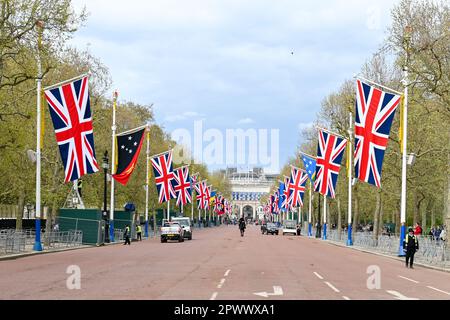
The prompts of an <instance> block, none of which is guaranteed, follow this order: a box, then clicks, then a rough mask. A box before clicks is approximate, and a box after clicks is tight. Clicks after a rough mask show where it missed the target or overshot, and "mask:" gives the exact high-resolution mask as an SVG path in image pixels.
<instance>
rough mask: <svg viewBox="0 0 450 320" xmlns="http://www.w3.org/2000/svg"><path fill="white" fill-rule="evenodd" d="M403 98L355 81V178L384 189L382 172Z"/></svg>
mask: <svg viewBox="0 0 450 320" xmlns="http://www.w3.org/2000/svg"><path fill="white" fill-rule="evenodd" d="M400 100H401V96H400V95H395V94H392V93H388V92H384V91H382V90H379V89H377V88H375V87H373V86H370V85H368V84H366V83H364V82H362V81H361V80H359V79H358V80H356V113H355V115H356V117H355V153H354V160H355V175H356V177H357V178H359V180H361V181H365V182H367V183H369V184H372V185H375V186H377V187H378V188H379V187H381V168H382V165H383V158H384V153H385V150H386V147H387V143H388V140H389V133H390V131H391V126H392V120H393V119H394V115H395V110H396V109H397V106H398V105H399V103H400Z"/></svg>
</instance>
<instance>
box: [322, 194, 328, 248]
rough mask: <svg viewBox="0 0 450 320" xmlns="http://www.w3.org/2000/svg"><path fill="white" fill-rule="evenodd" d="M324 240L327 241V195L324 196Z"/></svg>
mask: <svg viewBox="0 0 450 320" xmlns="http://www.w3.org/2000/svg"><path fill="white" fill-rule="evenodd" d="M322 240H327V195H326V194H325V195H324V196H323V237H322Z"/></svg>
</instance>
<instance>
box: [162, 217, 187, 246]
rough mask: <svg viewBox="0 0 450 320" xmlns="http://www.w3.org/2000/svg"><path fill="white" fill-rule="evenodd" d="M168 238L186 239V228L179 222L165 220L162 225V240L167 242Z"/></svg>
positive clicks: (179, 240)
mask: <svg viewBox="0 0 450 320" xmlns="http://www.w3.org/2000/svg"><path fill="white" fill-rule="evenodd" d="M167 240H178V242H183V241H184V230H183V228H182V227H181V225H180V223H179V222H168V221H165V222H163V225H162V227H161V242H167Z"/></svg>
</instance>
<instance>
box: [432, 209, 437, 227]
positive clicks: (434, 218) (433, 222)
mask: <svg viewBox="0 0 450 320" xmlns="http://www.w3.org/2000/svg"><path fill="white" fill-rule="evenodd" d="M431 226H432V227H436V216H435V214H434V206H433V207H432V208H431Z"/></svg>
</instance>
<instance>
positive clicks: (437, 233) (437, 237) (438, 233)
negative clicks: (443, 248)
mask: <svg viewBox="0 0 450 320" xmlns="http://www.w3.org/2000/svg"><path fill="white" fill-rule="evenodd" d="M434 239H435V240H436V242H439V240H440V239H441V227H437V228H436V229H435V230H434Z"/></svg>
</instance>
